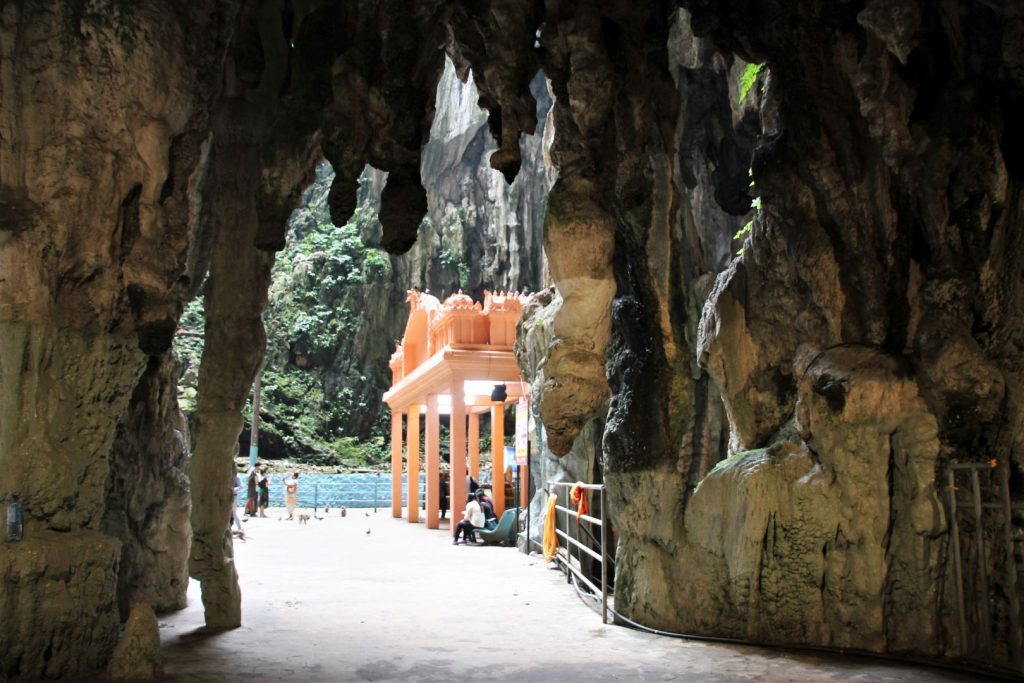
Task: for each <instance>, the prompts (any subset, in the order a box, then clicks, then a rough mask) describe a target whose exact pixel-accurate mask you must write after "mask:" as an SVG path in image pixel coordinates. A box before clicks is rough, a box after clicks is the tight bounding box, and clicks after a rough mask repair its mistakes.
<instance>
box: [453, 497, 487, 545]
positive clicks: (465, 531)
mask: <svg viewBox="0 0 1024 683" xmlns="http://www.w3.org/2000/svg"><path fill="white" fill-rule="evenodd" d="M483 526H484V511H483V510H482V509H481V508H480V503H478V502H477V499H476V495H475V494H473V493H470V494H469V495H467V496H466V509H465V511H464V512H463V513H462V521H460V522H459V523H458V524H456V525H455V538H453V539H452V545H457V544H458V543H459V534H462V538H463V540H462V543H463V544H465V543H469V541H470V539H473V540H476V536H475V535H474V534H473V532H474V531H475V530H477V529H481V528H483Z"/></svg>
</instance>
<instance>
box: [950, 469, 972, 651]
mask: <svg viewBox="0 0 1024 683" xmlns="http://www.w3.org/2000/svg"><path fill="white" fill-rule="evenodd" d="M946 495H947V498H948V500H949V532H950V542H951V543H952V545H953V588H954V589H955V592H956V608H957V622H958V626H959V627H960V629H959V630H960V653H961V655H962V656H964V657H966V656H967V652H968V650H969V648H968V645H967V616H966V610H965V609H964V576H963V571H964V570H963V561H962V560H961V558H960V524H959V522H958V521H957V510H958V509H959V506H958V504H957V498H956V473H955V472H954V471H953V468H952V467H950V468H949V469H947V470H946Z"/></svg>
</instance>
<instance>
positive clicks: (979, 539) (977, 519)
mask: <svg viewBox="0 0 1024 683" xmlns="http://www.w3.org/2000/svg"><path fill="white" fill-rule="evenodd" d="M971 492H972V494H973V496H974V533H975V537H976V538H975V543H976V544H977V546H978V548H977V554H976V555H975V557H976V558H977V561H978V581H979V583H980V584H981V585H980V586H979V588H980V593H979V595H978V607H979V609H980V611H981V627H982V635H983V636H984V638H985V653H986V655H987V656H988V658H989V659H990V660H991V659H992V618H991V616H990V614H989V606H988V567H987V566H986V565H987V560H986V559H985V527H984V519H983V517H982V512H981V486H980V485H979V483H978V470H977V469H976V468H972V469H971Z"/></svg>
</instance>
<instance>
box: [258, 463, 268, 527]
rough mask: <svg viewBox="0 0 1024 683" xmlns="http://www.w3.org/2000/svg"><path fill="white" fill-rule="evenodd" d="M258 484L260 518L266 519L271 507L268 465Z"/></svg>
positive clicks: (264, 467) (261, 472)
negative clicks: (268, 509)
mask: <svg viewBox="0 0 1024 683" xmlns="http://www.w3.org/2000/svg"><path fill="white" fill-rule="evenodd" d="M257 483H258V484H259V489H260V517H266V516H267V508H268V507H269V506H270V476H269V475H268V474H267V467H266V465H264V466H263V468H262V469H261V470H260V478H259V481H258V482H257Z"/></svg>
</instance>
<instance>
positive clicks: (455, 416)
mask: <svg viewBox="0 0 1024 683" xmlns="http://www.w3.org/2000/svg"><path fill="white" fill-rule="evenodd" d="M448 433H449V435H450V436H451V442H450V444H449V450H448V452H449V453H450V457H451V466H452V469H451V472H452V475H451V485H450V488H449V492H448V495H449V498H448V501H449V506H450V507H451V509H452V519H453V520H455V522H458V521H459V520H460V519H462V517H461V515H457V514H456V513H460V512H462V511H463V510H465V509H466V492H467V490H468V488H467V486H466V404H465V398H464V396H463V391H462V379H461V378H459V377H455V379H454V380H452V414H451V421H450V422H449V432H448ZM452 528H453V529H454V528H455V525H454V524H452Z"/></svg>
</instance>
